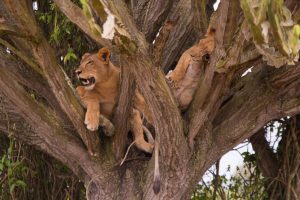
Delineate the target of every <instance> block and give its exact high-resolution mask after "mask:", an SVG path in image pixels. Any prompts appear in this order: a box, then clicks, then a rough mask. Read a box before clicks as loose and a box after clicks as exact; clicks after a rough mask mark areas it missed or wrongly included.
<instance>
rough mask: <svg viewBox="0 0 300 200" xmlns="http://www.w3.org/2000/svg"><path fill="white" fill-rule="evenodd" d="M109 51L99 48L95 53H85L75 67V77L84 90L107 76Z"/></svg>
mask: <svg viewBox="0 0 300 200" xmlns="http://www.w3.org/2000/svg"><path fill="white" fill-rule="evenodd" d="M109 57H110V51H109V50H108V49H107V48H102V49H100V50H99V51H98V52H97V53H94V54H90V53H85V54H84V55H83V56H82V59H81V61H80V65H79V67H78V69H76V71H75V72H76V74H77V77H78V79H79V81H80V83H81V84H82V86H84V89H85V90H93V89H94V87H95V85H96V84H98V83H102V82H105V81H106V79H107V78H108V77H109V64H110V60H109Z"/></svg>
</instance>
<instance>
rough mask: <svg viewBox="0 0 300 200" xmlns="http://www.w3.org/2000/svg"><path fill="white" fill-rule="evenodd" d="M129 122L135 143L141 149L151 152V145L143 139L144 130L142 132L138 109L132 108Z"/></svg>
mask: <svg viewBox="0 0 300 200" xmlns="http://www.w3.org/2000/svg"><path fill="white" fill-rule="evenodd" d="M130 122H131V131H132V132H133V135H134V141H135V145H136V146H137V147H138V148H139V149H141V150H142V151H145V152H148V153H152V151H153V145H152V144H150V143H148V142H146V141H145V138H144V132H143V121H142V118H141V115H140V112H139V111H138V110H136V109H133V113H132V117H131V120H130Z"/></svg>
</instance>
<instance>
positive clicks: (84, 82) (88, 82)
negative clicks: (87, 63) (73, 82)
mask: <svg viewBox="0 0 300 200" xmlns="http://www.w3.org/2000/svg"><path fill="white" fill-rule="evenodd" d="M79 80H80V82H81V84H82V85H83V86H90V85H93V84H95V82H96V79H95V78H94V77H91V78H88V79H85V78H79Z"/></svg>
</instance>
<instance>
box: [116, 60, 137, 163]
mask: <svg viewBox="0 0 300 200" xmlns="http://www.w3.org/2000/svg"><path fill="white" fill-rule="evenodd" d="M130 68H131V66H130V64H129V63H127V62H126V60H125V59H122V63H121V77H120V78H121V80H120V88H119V101H118V105H117V107H116V109H115V111H114V118H113V123H114V125H115V137H114V139H113V148H114V151H115V155H116V159H117V161H119V160H121V158H122V157H123V156H124V152H125V147H126V144H127V135H128V132H129V130H130V128H131V125H130V117H131V115H132V106H133V101H134V96H135V83H134V76H133V74H132V72H131V69H130Z"/></svg>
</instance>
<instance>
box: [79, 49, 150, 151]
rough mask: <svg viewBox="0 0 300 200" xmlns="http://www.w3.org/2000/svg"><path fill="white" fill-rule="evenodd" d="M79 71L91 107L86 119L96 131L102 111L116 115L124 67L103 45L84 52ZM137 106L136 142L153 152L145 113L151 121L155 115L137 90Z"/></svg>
mask: <svg viewBox="0 0 300 200" xmlns="http://www.w3.org/2000/svg"><path fill="white" fill-rule="evenodd" d="M76 74H77V77H78V78H79V80H80V82H81V84H82V86H78V87H77V88H76V91H77V93H78V94H79V96H80V98H81V101H82V102H83V104H84V106H85V107H86V109H87V110H86V114H85V120H84V123H85V124H86V126H87V129H89V130H91V131H95V130H97V129H98V127H99V119H100V112H101V114H102V115H104V116H105V117H107V118H108V119H111V117H112V114H113V110H114V108H115V107H116V104H117V98H118V92H119V82H120V69H119V68H117V67H116V66H114V65H113V64H112V62H111V61H110V51H109V50H108V49H107V48H102V49H100V50H99V51H98V53H95V54H90V53H86V54H84V55H83V56H82V60H81V62H80V65H79V67H78V69H77V70H76ZM133 107H134V108H133V110H132V115H131V120H130V123H131V131H132V133H133V135H134V140H135V145H136V146H137V147H138V148H139V149H141V150H143V151H145V152H148V153H152V151H153V144H150V143H149V142H146V141H145V139H144V134H143V121H142V117H141V113H143V115H144V117H145V118H146V119H147V120H148V121H151V116H150V114H149V113H148V112H147V110H146V109H145V101H144V98H143V96H142V95H141V94H140V93H139V92H138V91H137V90H136V91H135V96H134V105H133Z"/></svg>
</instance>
